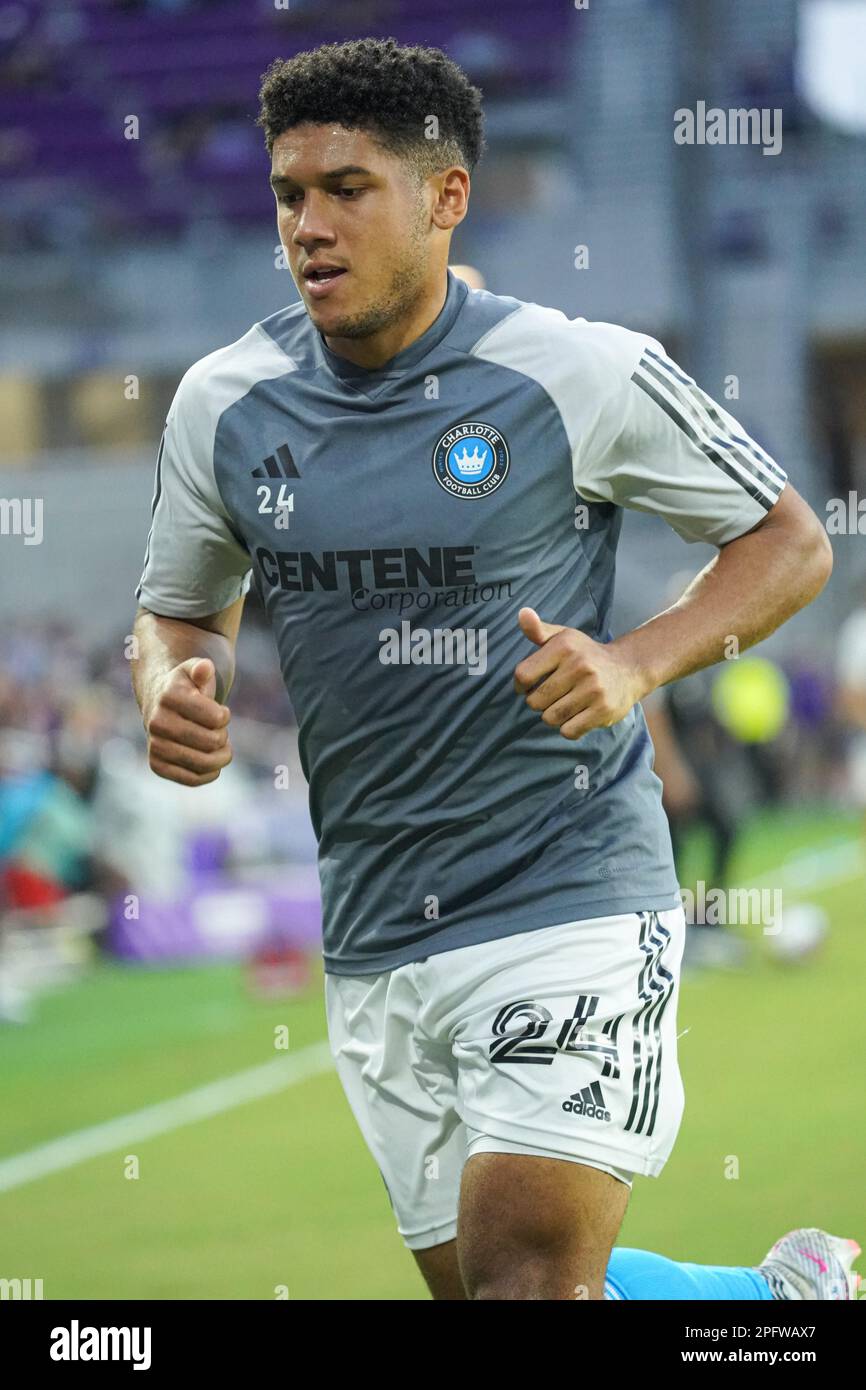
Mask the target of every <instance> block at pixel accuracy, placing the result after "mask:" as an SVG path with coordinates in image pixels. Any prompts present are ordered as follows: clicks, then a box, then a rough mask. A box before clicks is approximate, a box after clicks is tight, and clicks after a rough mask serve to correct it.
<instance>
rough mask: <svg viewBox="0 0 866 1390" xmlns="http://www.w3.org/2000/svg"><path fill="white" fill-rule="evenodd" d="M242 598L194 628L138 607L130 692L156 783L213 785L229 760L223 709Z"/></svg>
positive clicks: (227, 716)
mask: <svg viewBox="0 0 866 1390" xmlns="http://www.w3.org/2000/svg"><path fill="white" fill-rule="evenodd" d="M243 606H244V600H243V598H239V599H237V600H236V601H235V602H234V603H232V604H230V605H229V607H228V608H224V609H223V610H222V612H220V613H212V614H210V615H209V616H207V617H204V618H198V619H197V620H196V621H195V622H194V623H193V622H188V621H184V620H182V619H179V618H166V617H162V616H161V615H160V614H158V613H151V612H150V611H149V610H148V609H146V608H139V610H138V613H137V615H136V619H135V625H134V627H133V636H134V638H135V648H134V650H135V651H136V652H137V656H136V657H135V658H134V660H133V662H132V687H133V690H134V692H135V698H136V699H137V701H138V707H139V709H140V710H141V716H142V720H143V722H144V728H145V732H146V734H147V755H148V762H149V764H150V766H151V768H152V770H153V771H154V772H155V773H156V774H157V776H158V777H165V778H167V779H168V780H169V781H171V782H179V783H180V784H181V786H184V787H200V786H203V785H204V783H206V782H214V781H215V780H216V778H217V777H219V775H220V772H221V771H222V769H223V768H224V767H225V766H226V765H227V764H228V763H230V762H231V759H232V749H231V744H230V743H229V735H228V724H229V719H230V717H231V714H230V710H229V708H228V705H226V704H225V703H224V701H225V700H226V698H227V696H228V693H229V690H230V689H231V685H232V680H233V679H234V670H235V643H236V641H237V635H238V629H239V627H240V621H241V614H242V612H243Z"/></svg>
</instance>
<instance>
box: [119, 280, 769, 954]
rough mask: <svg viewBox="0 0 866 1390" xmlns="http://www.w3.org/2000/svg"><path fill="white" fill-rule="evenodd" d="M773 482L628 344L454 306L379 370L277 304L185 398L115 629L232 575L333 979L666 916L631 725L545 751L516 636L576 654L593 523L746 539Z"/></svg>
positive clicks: (688, 394)
mask: <svg viewBox="0 0 866 1390" xmlns="http://www.w3.org/2000/svg"><path fill="white" fill-rule="evenodd" d="M785 481H786V475H785V473H784V472H783V470H782V469H781V468H780V467H779V465H778V464H777V463H775V462H774V461H773V460H772V459H771V458H769V457H768V456H767V454H766V453H764V452H763V450H762V449H760V448H759V446H758V445H757V444H756V443H755V441H754V440H753V439H751V438H749V436H748V435H747V434H746V433H745V432H744V430H743V429H742V427H741V426H740V425H739V424H738V423H737V421H736V420H734V419H733V418H732V417H731V416H730V415H729V414H728V413H727V412H726V411H725V410H723V409H722V407H721V406H719V405H717V404H716V403H715V402H714V401H713V400H711V399H710V397H709V396H707V395H706V394H705V393H704V392H703V391H701V390H700V389H699V388H698V387H697V386H696V385H695V383H694V382H693V381H692V379H691V378H690V377H689V376H687V375H686V374H685V372H683V371H682V370H681V369H680V368H679V367H678V366H676V364H675V363H673V362H671V361H670V359H669V358H668V357H667V356H666V355H665V352H664V349H663V348H662V346H661V345H660V344H659V343H658V342H657V341H656V340H655V339H653V338H650V337H647V336H646V335H645V334H643V333H634V332H631V331H629V330H627V329H625V328H621V327H618V326H617V325H614V324H608V323H590V322H587V321H586V320H585V319H582V318H577V319H571V320H570V319H568V318H567V317H566V316H565V315H564V314H563V313H561V312H560V311H559V310H556V309H548V308H544V307H541V306H539V305H536V304H528V303H522V302H521V301H519V300H516V299H511V298H508V297H504V296H501V295H494V294H489V293H487V292H486V291H478V290H469V289H468V288H467V286H466V284H465V283H464V282H463V281H461V280H458V279H456V278H455V277H454V276H453V275H452V274H451V273H450V272H449V275H448V293H447V298H446V301H445V304H444V306H443V308H442V311H441V313H440V314H439V316H438V318H437V319H436V320H435V321H434V323H433V324H431V326H430V327H429V328H428V329H427V331H426V332H425V333H423V334H422V335H421V337H420V338H418V339H416V341H415V342H413V343H412V344H410V346H409V347H407V348H406V349H404V350H403V351H402V352H400V353H398V354H397V355H396V356H395V357H394V358H392V359H391V361H390V362H388V363H387V364H386V365H385V366H384V367H383V368H381V369H376V370H368V369H366V368H362V367H358V366H356V365H354V364H353V363H350V362H348V361H346V360H345V359H344V358H341V357H338V356H337V355H336V354H334V353H333V352H332V351H331V350H330V349H329V348H328V347H327V345H326V344H325V342H324V339H323V338H322V336H321V334H320V333H319V332H318V331H317V329H316V328H315V327H314V326H313V324H312V322H311V320H310V318H309V316H308V314H307V312H306V310H305V308H304V306H303V305H302V304H295V305H292V306H291V307H289V308H286V309H281V310H279V312H277V313H275V314H273V315H272V316H271V317H270V318H267V319H265V320H263V321H262V322H261V323H257V324H255V325H254V326H253V327H252V328H251V329H250V330H249V332H248V333H246V334H244V336H243V337H242V338H239V339H238V341H237V342H236V343H232V344H231V345H230V346H228V347H225V348H222V349H220V350H219V351H217V352H213V353H211V354H210V355H209V356H207V357H204V358H202V359H201V361H199V362H197V363H195V365H194V366H192V367H191V368H190V370H189V371H188V372H187V373H186V375H185V376H184V378H183V380H182V381H181V383H180V386H179V387H178V390H177V394H176V396H175V398H174V401H173V404H172V406H171V410H170V411H169V415H168V419H167V421H166V427H165V432H164V435H163V439H162V443H161V446H160V451H159V458H158V462H157V470H156V491H155V495H154V502H153V520H152V525H151V529H150V535H149V538H148V543H147V552H146V557H145V564H144V573H143V575H142V578H141V582H140V584H139V586H138V588H137V590H136V597H137V598H138V599H139V601H140V603H141V604H142V606H143V607H145V608H148V609H150V610H152V611H153V612H154V613H158V614H164V615H167V616H170V617H176V618H186V619H189V620H191V621H194V620H195V619H196V618H200V617H203V616H205V615H206V614H211V613H214V612H216V611H218V610H219V609H222V608H225V607H226V606H227V605H228V604H230V603H232V602H234V600H236V599H237V598H238V597H239V596H240V595H241V594H243V593H245V592H246V590H247V589H248V587H249V584H250V582H251V576H252V574H253V573H254V574H255V576H256V582H257V585H258V586H259V588H260V591H261V594H262V597H263V600H264V605H265V608H266V611H267V614H268V618H269V620H270V623H271V626H272V628H273V631H274V634H275V637H276V642H277V648H278V651H279V658H280V663H281V667H282V672H283V676H284V679H285V683H286V688H287V690H288V693H289V697H290V699H291V701H292V705H293V707H294V710H295V713H296V716H297V719H298V725H299V742H300V753H301V760H302V765H303V768H304V772H305V775H306V777H307V780H308V782H309V799H310V811H311V815H312V820H313V826H314V828H315V832H316V836H317V838H318V842H319V872H320V878H321V886H322V903H323V922H324V958H325V968H326V970H327V971H329V972H331V973H333V974H337V975H353V974H369V973H372V972H378V971H382V970H388V969H391V968H393V967H395V966H398V965H402V964H404V963H406V962H408V961H414V960H419V959H422V958H424V957H425V956H428V955H430V954H432V953H434V952H439V951H447V950H451V949H455V948H457V947H461V946H467V945H471V944H473V943H476V942H481V941H489V940H492V939H494V938H498V937H504V936H509V935H511V934H512V933H516V932H524V931H532V930H534V929H535V928H540V927H546V926H551V925H553V924H556V923H561V922H568V921H577V920H579V919H582V918H589V917H602V916H607V915H609V914H613V913H621V912H632V911H642V910H645V909H651V908H657V909H663V908H670V907H674V906H676V905H677V904H678V903H679V901H680V895H679V887H678V884H677V878H676V873H675V870H674V864H673V857H672V853H671V843H670V837H669V833H668V827H667V821H666V818H665V815H664V813H663V811H662V806H661V783H660V781H659V779H658V778H657V777H656V775H655V773H654V772H653V770H652V762H653V749H652V744H651V742H650V739H649V735H648V733H647V728H646V723H645V720H644V716H643V711H642V709H641V707H640V706H639V705H637V706H635V708H634V709H632V710H631V711H630V712H629V714H627V715H626V717H625V718H624V719H622V720H621V721H620V722H619V723H617V724H615V725H614V726H612V727H611V728H607V729H596V730H594V731H593V732H591V733H589V734H586V735H585V736H584V737H583V738H581V739H579V740H577V741H572V740H568V739H566V738H564V737H563V736H562V735H561V734H560V733H559V732H558V731H557V730H556V729H552V728H551V727H550V726H549V725H546V724H544V723H543V722H542V719H541V716H540V714H539V713H538V712H536V711H534V710H531V709H530V708H529V707H528V706H527V705H526V703H525V701H524V698H523V696H521V695H519V694H517V693H515V690H514V686H513V675H514V668H515V666H516V665H517V664H518V662H519V661H521V660H522V659H523V658H524V657H526V656H529V655H530V654H531V653H532V652H533V651H534V650H536V648H534V647H533V646H532V644H531V643H530V642H529V641H528V640H527V638H526V637H525V636H524V635H523V633H522V632H521V630H520V628H519V627H518V623H517V614H518V610H519V609H520V608H521V607H523V606H529V607H532V608H534V609H535V610H536V611H537V612H538V614H539V615H540V616H541V617H542V618H543V619H544V620H545V621H547V622H551V623H562V624H567V625H568V626H571V627H575V628H578V629H580V630H581V631H582V632H585V633H587V634H588V635H589V636H590V637H592V638H594V639H595V640H596V641H598V642H608V641H610V640H611V633H610V630H609V627H608V623H609V614H610V608H611V601H612V597H613V586H614V564H615V554H616V547H617V541H618V538H619V532H620V527H621V522H622V508H623V507H635V508H638V509H639V510H641V511H645V512H654V513H658V514H659V515H660V516H662V517H663V518H664V519H665V520H666V521H667V522H669V524H670V525H671V526H673V527H674V529H675V530H676V531H677V532H678V533H679V534H680V535H681V536H682V537H683V539H684V540H686V541H689V542H692V541H710V542H712V543H714V544H716V545H722V544H724V543H725V542H727V541H731V540H733V539H734V538H735V537H737V536H740V535H742V534H743V533H744V532H746V531H749V530H751V528H752V527H753V526H755V525H756V524H757V523H758V522H759V521H760V520H761V519H762V518H763V517H764V515H765V514H766V512H767V511H768V510H769V508H770V507H772V506H773V504H774V503H775V502H776V500H777V498H778V497H779V494H780V492H781V490H782V488H783V486H784V484H785Z"/></svg>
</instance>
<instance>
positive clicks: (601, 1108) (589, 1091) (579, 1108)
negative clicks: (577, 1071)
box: [562, 1081, 610, 1121]
mask: <svg viewBox="0 0 866 1390" xmlns="http://www.w3.org/2000/svg"><path fill="white" fill-rule="evenodd" d="M562 1108H563V1110H565V1111H566V1112H567V1113H568V1114H569V1115H584V1116H585V1117H586V1119H588V1120H608V1121H609V1120H610V1111H609V1110H608V1108H607V1103H606V1101H605V1099H604V1096H603V1094H602V1090H601V1086H600V1085H599V1083H598V1082H597V1081H593V1083H592V1085H591V1086H584V1088H583V1090H582V1091H575V1092H574V1094H573V1095H572V1096H571V1097H570V1099H569V1100H564V1101H563V1102H562Z"/></svg>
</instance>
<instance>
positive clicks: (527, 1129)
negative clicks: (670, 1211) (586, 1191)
mask: <svg viewBox="0 0 866 1390" xmlns="http://www.w3.org/2000/svg"><path fill="white" fill-rule="evenodd" d="M460 1118H461V1119H462V1121H463V1123H464V1124H466V1125H471V1127H472V1128H473V1129H478V1130H480V1131H481V1132H482V1133H483V1134H487V1135H489V1136H490V1138H491V1139H506V1140H510V1141H511V1142H512V1143H514V1144H536V1145H537V1146H538V1148H543V1149H547V1150H548V1151H550V1152H556V1150H557V1149H562V1150H563V1157H564V1158H566V1159H571V1160H572V1161H575V1159H577V1161H578V1162H579V1161H580V1160H579V1156H578V1155H577V1152H576V1151H577V1150H578V1149H579V1150H581V1151H582V1152H584V1153H585V1154H586V1156H587V1158H588V1159H589V1158H598V1159H599V1160H600V1161H601V1162H602V1163H610V1164H612V1166H613V1167H614V1168H622V1169H624V1170H625V1171H626V1172H627V1173H636V1174H639V1175H640V1176H641V1177H644V1178H657V1177H658V1176H659V1174H660V1173H661V1171H662V1169H663V1168H664V1166H665V1164H666V1163H667V1161H668V1157H669V1155H666V1156H665V1157H664V1158H650V1157H648V1156H646V1155H641V1154H636V1153H630V1152H629V1151H628V1150H627V1149H618V1148H616V1147H615V1146H614V1145H612V1144H600V1143H598V1141H597V1140H594V1139H585V1138H584V1137H583V1135H577V1134H576V1135H575V1144H574V1145H573V1146H572V1147H570V1148H568V1149H567V1146H566V1144H565V1143H564V1141H563V1140H562V1138H561V1136H560V1135H557V1134H550V1133H549V1132H547V1131H545V1132H541V1131H539V1130H538V1129H536V1128H535V1127H533V1126H532V1125H521V1124H513V1123H512V1124H507V1125H505V1124H502V1123H500V1122H499V1121H498V1120H497V1121H496V1122H495V1123H494V1124H491V1123H490V1119H489V1116H484V1115H480V1114H479V1113H478V1112H477V1111H475V1110H468V1109H465V1108H464V1109H461V1111H460ZM527 1135H528V1136H531V1137H530V1138H527ZM590 1166H591V1165H590Z"/></svg>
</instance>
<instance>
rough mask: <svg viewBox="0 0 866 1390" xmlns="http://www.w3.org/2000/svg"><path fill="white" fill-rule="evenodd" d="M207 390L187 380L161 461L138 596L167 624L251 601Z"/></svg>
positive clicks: (246, 559)
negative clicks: (218, 476)
mask: <svg viewBox="0 0 866 1390" xmlns="http://www.w3.org/2000/svg"><path fill="white" fill-rule="evenodd" d="M202 390H203V387H202V385H201V384H200V383H196V382H194V381H192V380H190V379H189V377H187V378H185V379H184V380H183V381H182V382H181V384H180V386H179V387H178V389H177V393H176V395H175V398H174V400H173V402H172V405H171V409H170V410H169V412H168V419H167V420H166V422H165V430H164V431H163V435H162V440H161V442H160V446H159V453H158V455H157V460H156V485H155V488H154V494H153V505H152V516H151V525H150V532H149V534H148V538H147V548H146V551H145V557H144V571H143V573H142V576H141V579H140V580H139V583H138V587H137V588H136V591H135V596H136V598H137V599H138V601H139V603H140V604H141V606H142V607H143V608H149V609H150V610H151V611H152V612H154V613H159V614H161V615H162V616H164V617H169V618H190V619H192V618H204V617H207V616H208V615H209V614H211V613H218V612H220V610H221V609H223V608H228V606H229V604H231V603H234V602H235V600H236V599H238V598H240V597H241V595H242V594H245V593H246V592H247V590H248V589H249V586H250V581H251V579H252V568H251V565H250V557H249V554H248V553H247V551H246V549H245V547H244V546H243V545H242V544H241V543H240V541H239V540H238V539H237V537H236V536H235V535H234V533H233V532H232V530H231V528H230V525H229V521H228V517H227V515H226V512H225V508H224V507H223V504H222V500H221V498H220V496H219V491H218V489H217V485H216V480H215V477H214V470H213V445H214V434H215V421H214V420H213V410H211V409H209V408H208V406H207V404H206V402H205V401H204V400H203V397H202Z"/></svg>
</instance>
